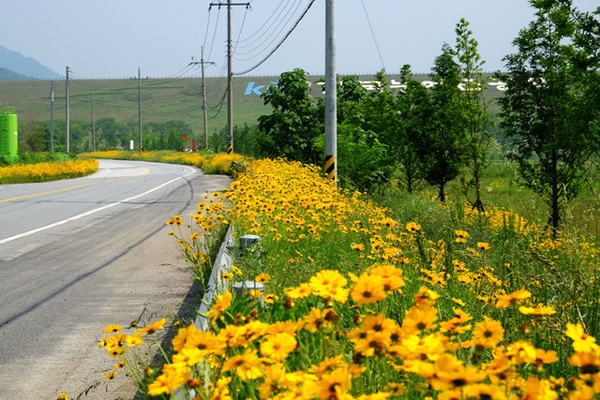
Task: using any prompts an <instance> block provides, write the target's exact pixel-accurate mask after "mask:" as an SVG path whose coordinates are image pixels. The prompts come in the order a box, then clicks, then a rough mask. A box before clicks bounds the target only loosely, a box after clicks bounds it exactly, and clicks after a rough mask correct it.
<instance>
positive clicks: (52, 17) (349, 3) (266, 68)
mask: <svg viewBox="0 0 600 400" xmlns="http://www.w3.org/2000/svg"><path fill="white" fill-rule="evenodd" d="M217 2H218V0H213V3H217ZM221 2H223V3H227V0H221ZM242 2H243V1H241V0H232V3H242ZM309 3H310V0H250V4H251V8H252V9H251V10H248V11H247V10H246V9H245V7H242V6H235V7H232V14H233V18H232V21H233V24H232V26H233V28H232V36H233V38H234V42H237V39H238V38H239V40H240V42H239V43H238V44H237V45H235V43H234V46H236V47H235V52H234V60H233V70H234V72H241V71H245V70H247V69H249V68H251V67H253V66H254V65H255V64H257V63H258V62H259V61H261V60H262V58H264V57H265V56H266V54H267V53H268V52H269V51H270V50H271V49H272V48H273V47H274V46H275V45H276V44H277V43H279V42H280V41H281V39H282V38H283V36H284V35H285V34H286V33H287V31H288V30H289V29H290V28H291V26H292V25H293V24H294V23H295V22H296V20H297V19H298V18H299V17H300V14H301V13H302V12H303V10H304V9H305V8H306V7H307V6H308V4H309ZM210 4H211V1H210V0H161V1H159V0H103V1H90V0H50V1H49V0H17V1H12V2H10V4H4V6H3V7H2V12H1V15H2V22H1V23H0V45H2V46H4V47H6V48H8V49H10V50H13V51H17V52H19V53H21V54H23V55H24V56H28V57H33V58H35V59H37V60H38V61H40V62H41V63H42V64H44V65H45V66H47V67H49V68H50V69H52V70H54V71H55V72H57V73H59V74H61V75H64V74H65V68H66V66H67V65H68V66H69V68H70V69H71V71H73V75H72V76H73V77H74V78H82V79H83V78H125V77H132V76H137V70H138V67H139V68H140V69H141V74H142V76H144V77H145V76H150V77H179V76H200V68H199V67H195V68H193V67H188V64H189V63H190V62H191V61H192V57H195V59H196V61H200V54H201V48H202V47H204V56H205V61H213V62H215V64H216V65H207V67H206V75H207V76H225V75H226V71H227V63H226V54H227V49H226V38H227V23H226V21H227V12H226V7H222V8H221V10H220V11H219V9H218V7H215V6H213V7H212V9H211V10H210V12H209V5H210ZM573 4H574V5H575V6H576V7H578V8H579V9H580V10H585V11H592V10H593V9H595V8H596V7H598V6H599V4H598V0H573ZM533 11H534V10H533V9H532V8H530V7H529V2H528V1H527V0H455V1H451V0H337V1H336V35H337V57H336V58H337V72H338V73H339V74H373V73H375V72H377V71H379V70H381V69H383V68H385V69H386V71H387V72H388V73H390V74H396V73H398V72H399V70H400V68H401V67H402V65H404V64H410V65H411V66H412V69H413V72H415V73H427V72H429V71H430V70H431V66H432V65H433V61H434V59H435V57H436V56H438V55H439V54H440V51H441V47H442V44H443V43H444V42H447V43H449V44H450V45H452V46H453V45H454V42H455V33H454V29H455V27H456V24H457V23H458V21H459V20H460V18H461V17H464V18H465V19H467V21H469V22H470V29H471V30H472V31H473V37H474V38H475V39H476V40H477V41H478V42H479V53H480V55H481V56H482V59H483V60H485V61H486V63H485V68H484V70H485V71H489V72H491V71H495V70H498V69H502V68H503V66H504V63H503V62H502V58H503V57H504V56H505V55H506V54H509V53H511V52H513V51H514V49H513V48H512V41H513V39H514V38H515V37H516V36H517V34H518V32H519V30H520V29H522V28H524V27H526V26H527V25H528V24H529V22H530V21H532V20H533ZM369 22H370V23H369ZM324 31H325V1H324V0H316V1H315V2H314V4H313V6H312V8H311V9H310V10H309V11H308V13H307V14H306V16H305V17H304V19H302V21H300V23H299V24H298V26H297V28H296V29H295V30H294V31H293V32H292V34H291V35H290V36H289V37H288V39H287V40H286V41H285V42H284V44H283V45H282V46H281V47H280V48H279V49H278V50H277V51H276V52H275V53H274V55H273V56H271V57H270V58H269V59H268V60H267V61H265V62H264V63H263V64H262V65H261V66H260V67H258V68H257V69H255V70H253V71H251V72H249V73H248V75H250V76H257V75H276V76H278V75H279V74H280V73H282V72H284V71H290V70H292V69H294V68H302V69H304V70H305V71H306V72H307V73H309V74H310V75H322V74H323V73H324V72H325V38H324ZM378 49H379V51H378Z"/></svg>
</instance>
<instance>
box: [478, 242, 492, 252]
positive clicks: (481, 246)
mask: <svg viewBox="0 0 600 400" xmlns="http://www.w3.org/2000/svg"><path fill="white" fill-rule="evenodd" d="M477 248H478V249H480V250H483V251H486V250H489V249H490V244H489V243H486V242H477Z"/></svg>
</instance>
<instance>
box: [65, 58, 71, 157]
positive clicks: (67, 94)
mask: <svg viewBox="0 0 600 400" xmlns="http://www.w3.org/2000/svg"><path fill="white" fill-rule="evenodd" d="M65 85H66V101H67V115H66V118H67V140H66V145H67V148H66V150H67V154H68V153H69V150H70V149H69V125H70V122H69V121H70V116H69V66H67V79H66V80H65Z"/></svg>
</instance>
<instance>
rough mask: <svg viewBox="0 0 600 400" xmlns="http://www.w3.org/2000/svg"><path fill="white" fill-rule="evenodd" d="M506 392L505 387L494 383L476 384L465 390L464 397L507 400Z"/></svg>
mask: <svg viewBox="0 0 600 400" xmlns="http://www.w3.org/2000/svg"><path fill="white" fill-rule="evenodd" d="M505 392H506V388H505V387H503V386H500V385H496V384H493V383H474V384H471V385H467V386H465V388H464V396H465V397H466V398H469V399H471V398H473V399H490V400H505V399H506V398H507V397H506V394H505ZM461 398H462V397H461Z"/></svg>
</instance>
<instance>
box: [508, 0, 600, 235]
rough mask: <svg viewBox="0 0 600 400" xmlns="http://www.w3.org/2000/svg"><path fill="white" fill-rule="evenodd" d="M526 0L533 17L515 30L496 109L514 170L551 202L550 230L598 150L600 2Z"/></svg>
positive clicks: (558, 222) (528, 184) (577, 189)
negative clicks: (594, 6) (585, 8)
mask: <svg viewBox="0 0 600 400" xmlns="http://www.w3.org/2000/svg"><path fill="white" fill-rule="evenodd" d="M531 4H532V5H533V6H534V7H535V8H536V9H537V11H536V14H535V16H536V19H535V20H534V21H533V22H531V23H530V25H529V27H528V28H527V29H523V30H521V32H520V33H519V35H518V37H517V38H516V39H515V41H514V44H515V46H516V47H517V49H518V53H515V54H510V55H508V56H506V57H505V61H506V66H507V72H506V73H503V74H499V75H498V76H499V78H500V79H501V80H503V81H504V82H506V83H507V90H506V92H505V96H504V97H503V98H500V99H499V102H500V105H501V107H502V110H501V113H500V115H501V117H502V123H501V124H502V126H503V127H504V129H505V130H506V135H507V137H508V138H509V139H510V141H511V144H512V146H513V147H514V153H513V154H512V157H514V160H515V161H516V162H517V164H518V170H519V174H520V176H521V178H522V179H523V182H524V184H525V185H526V186H527V187H529V188H531V189H532V190H533V191H534V192H536V193H537V194H538V195H539V196H540V197H542V198H543V199H544V201H545V202H546V203H547V204H548V205H549V206H550V209H551V216H550V220H549V222H551V226H552V228H553V230H554V231H555V232H556V230H557V229H558V228H559V226H560V222H561V219H562V217H561V210H562V209H563V208H564V206H565V205H566V204H567V203H568V202H569V201H570V200H572V199H574V198H575V197H576V196H577V195H578V194H579V192H580V190H581V187H582V184H583V182H584V179H585V177H586V168H587V167H588V160H589V159H590V156H592V155H593V154H595V153H596V152H597V151H598V144H599V139H600V137H599V136H598V133H599V132H598V129H597V121H598V118H599V116H600V102H598V99H599V95H598V92H599V91H600V77H599V75H598V72H597V71H598V68H599V67H600V57H598V41H599V40H600V33H599V32H600V22H599V20H598V15H599V14H600V8H599V9H598V10H597V11H596V13H595V15H594V14H589V13H581V12H579V11H577V10H576V9H574V8H573V6H572V2H571V1H570V0H552V1H531ZM595 124H596V125H595ZM594 126H596V128H594Z"/></svg>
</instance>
